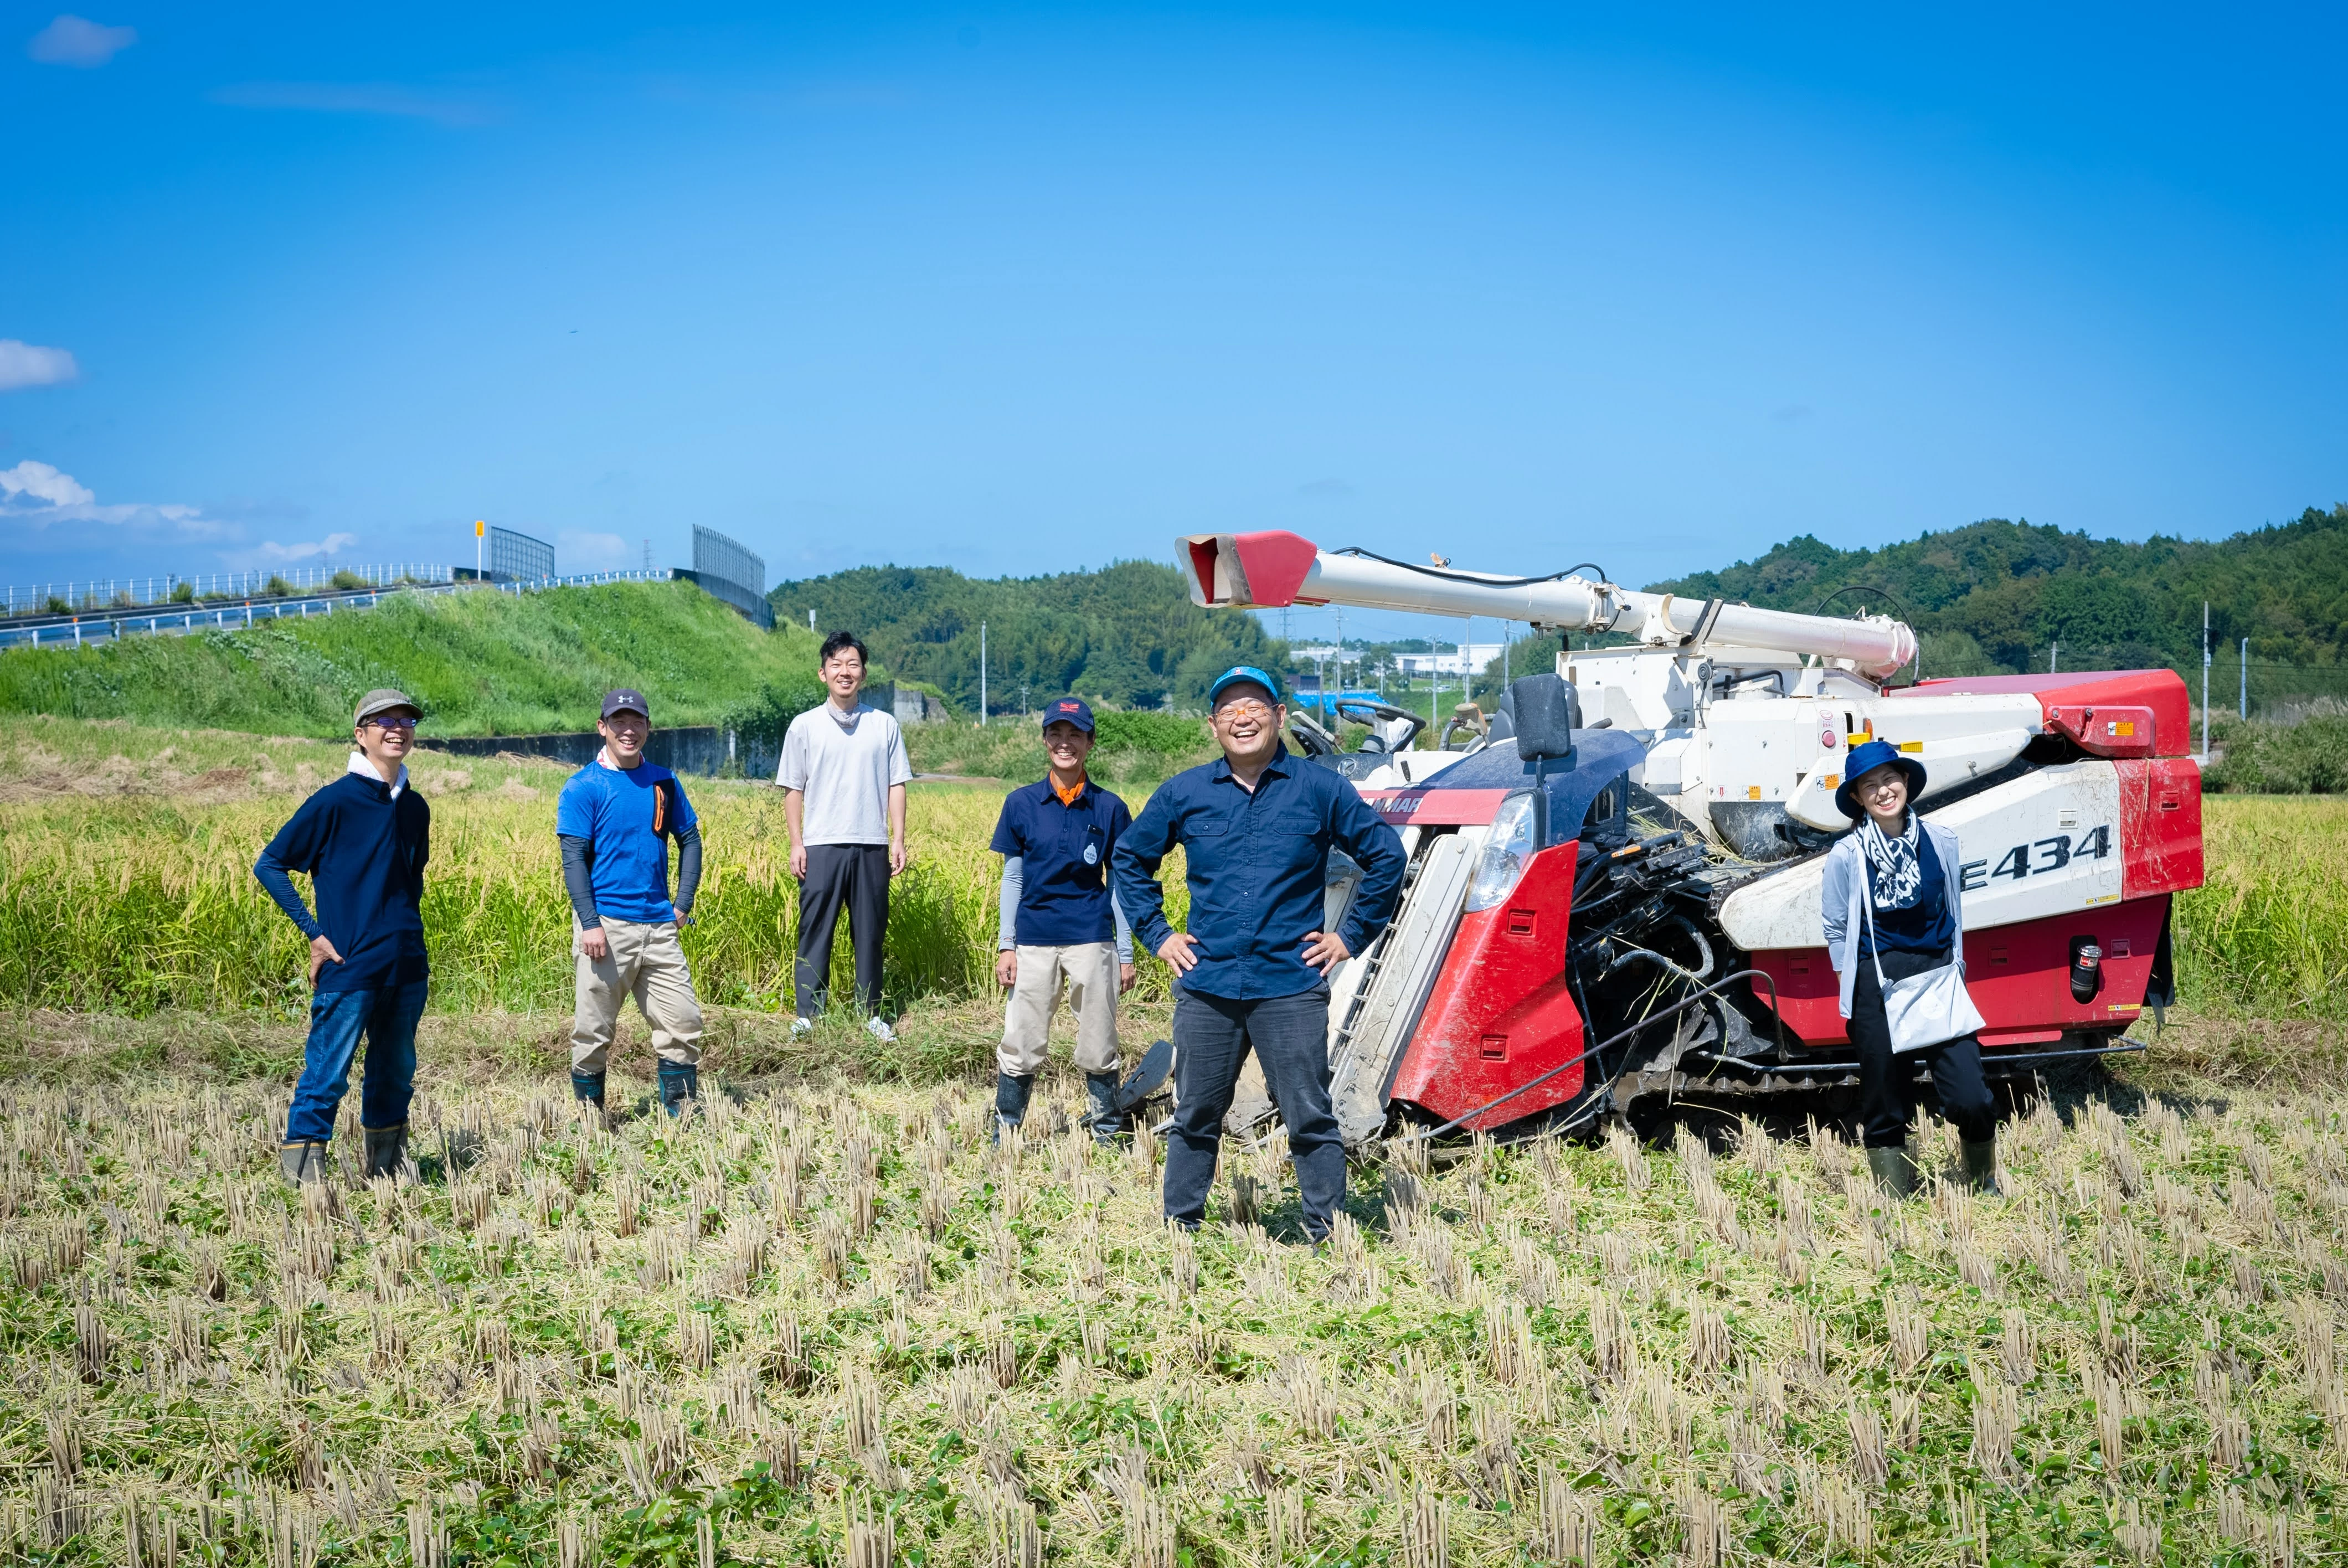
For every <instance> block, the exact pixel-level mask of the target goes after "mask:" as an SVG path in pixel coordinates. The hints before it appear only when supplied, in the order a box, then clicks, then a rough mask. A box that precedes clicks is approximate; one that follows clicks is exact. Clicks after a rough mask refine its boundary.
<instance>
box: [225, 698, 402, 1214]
mask: <svg viewBox="0 0 2348 1568" xmlns="http://www.w3.org/2000/svg"><path fill="white" fill-rule="evenodd" d="M420 712H421V710H419V709H418V708H417V705H416V704H415V703H414V702H409V701H408V700H407V697H406V696H405V695H403V694H402V693H400V692H395V691H392V690H390V689H388V688H384V689H379V690H377V691H373V692H368V693H367V694H366V696H364V697H362V698H360V699H359V705H358V711H357V712H355V714H353V715H352V720H351V723H352V729H351V747H352V750H351V760H350V765H349V767H348V768H346V769H345V771H344V773H343V776H342V777H340V778H338V779H336V780H335V781H334V783H332V784H326V785H324V786H323V787H322V788H320V789H319V790H317V791H316V792H315V793H314V794H312V795H311V796H310V798H309V799H307V800H305V801H304V802H303V803H302V804H301V805H300V806H299V807H298V808H296V809H295V811H294V813H293V818H292V819H291V820H290V821H288V822H287V823H286V824H285V825H284V826H283V827H281V828H279V829H278V830H277V836H276V837H274V838H273V839H271V840H270V841H269V845H268V847H267V848H265V849H263V851H262V852H261V858H260V859H259V860H257V861H255V862H253V866H252V874H253V876H256V877H259V878H260V880H261V885H262V886H263V887H264V888H266V889H267V890H268V893H269V896H270V897H272V898H273V899H275V900H276V902H277V907H279V908H280V909H283V910H284V911H285V917H286V918H287V919H289V920H292V921H293V924H294V925H296V926H298V927H301V929H302V935H304V937H307V938H309V939H310V986H311V996H310V1038H309V1040H308V1042H307V1043H306V1044H305V1045H304V1047H303V1049H302V1077H301V1080H300V1081H298V1082H296V1083H295V1084H294V1086H293V1104H292V1106H291V1107H290V1108H289V1109H288V1110H287V1112H286V1117H285V1142H284V1143H283V1145H282V1146H281V1147H280V1148H279V1150H278V1153H277V1163H278V1168H279V1170H280V1171H282V1172H283V1174H284V1176H285V1179H286V1180H287V1181H289V1182H293V1183H295V1184H301V1183H305V1182H323V1181H324V1180H325V1179H326V1144H327V1142H328V1140H330V1139H331V1138H333V1137H334V1135H335V1111H336V1110H337V1109H338V1108H339V1107H340V1106H341V1105H342V1102H343V1093H344V1091H345V1090H346V1089H348V1088H349V1086H350V1081H351V1059H352V1058H353V1057H354V1056H355V1055H357V1053H358V1048H359V1036H360V1035H361V1034H362V1033H364V1034H365V1035H366V1042H367V1053H366V1079H365V1081H363V1082H362V1083H361V1084H360V1087H359V1131H360V1136H361V1141H362V1142H363V1143H365V1145H366V1151H365V1158H364V1163H362V1164H361V1166H360V1169H361V1171H362V1172H364V1173H366V1175H367V1176H369V1177H375V1176H389V1177H392V1178H393V1179H395V1180H396V1179H398V1178H399V1177H401V1176H402V1175H406V1174H412V1170H411V1168H410V1166H409V1164H408V1161H407V1105H408V1102H409V1100H410V1099H411V1098H412V1097H413V1096H414V1093H415V1089H416V1020H417V1019H418V1018H420V1017H422V1016H423V1012H424V999H425V994H426V992H427V990H428V989H430V985H431V972H430V967H429V964H428V961H427V958H426V957H425V951H424V917H423V915H422V913H421V912H420V910H419V908H418V903H419V901H420V900H421V898H422V897H423V894H424V865H425V862H426V861H427V860H429V859H430V858H431V857H432V813H431V810H430V808H428V807H427V806H426V805H425V804H424V801H423V798H422V797H421V796H419V795H418V794H417V793H416V792H415V791H414V790H412V789H410V788H408V786H407V762H406V760H405V759H406V758H407V753H408V752H409V750H410V749H411V748H412V747H413V746H414V745H415V743H416V721H417V717H418V716H419V714H420ZM295 871H298V872H300V873H302V874H303V875H304V876H307V877H309V878H310V891H311V893H312V894H313V895H314V897H316V899H317V901H318V912H317V914H316V915H312V914H311V913H310V908H309V906H308V905H306V904H304V903H303V902H302V895H301V894H299V893H297V892H296V891H294V888H293V877H292V876H289V875H288V873H289V872H295Z"/></svg>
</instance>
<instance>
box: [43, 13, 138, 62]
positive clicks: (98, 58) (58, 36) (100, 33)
mask: <svg viewBox="0 0 2348 1568" xmlns="http://www.w3.org/2000/svg"><path fill="white" fill-rule="evenodd" d="M138 41H139V29H138V28H136V27H109V26H106V25H105V24H104V23H103V22H93V21H91V20H89V19H88V17H86V16H75V15H62V16H59V17H58V18H57V20H56V21H54V22H51V23H50V24H49V25H48V26H46V27H44V28H42V29H41V30H40V31H39V32H37V33H36V34H34V35H33V36H32V38H31V40H30V41H29V42H27V43H26V45H25V53H26V54H27V55H30V56H32V57H33V58H34V59H36V60H38V61H40V62H41V64H43V65H45V66H73V67H77V68H79V69H81V70H85V71H87V70H90V69H93V68H95V67H98V66H102V65H104V64H106V62H107V61H108V60H110V59H112V58H114V56H117V55H118V54H120V53H121V52H122V51H123V50H125V49H127V48H129V47H130V46H131V45H133V44H135V43H137V42H138Z"/></svg>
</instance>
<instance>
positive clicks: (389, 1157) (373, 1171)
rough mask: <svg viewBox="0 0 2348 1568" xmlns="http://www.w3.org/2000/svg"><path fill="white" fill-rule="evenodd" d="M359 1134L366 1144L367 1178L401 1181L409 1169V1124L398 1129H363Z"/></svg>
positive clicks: (403, 1124)
mask: <svg viewBox="0 0 2348 1568" xmlns="http://www.w3.org/2000/svg"><path fill="white" fill-rule="evenodd" d="M359 1134H360V1137H361V1138H362V1140H363V1141H364V1142H365V1143H366V1167H365V1168H366V1178H367V1180H368V1181H370V1182H372V1181H374V1180H375V1179H376V1177H377V1176H388V1177H390V1178H391V1179H392V1180H393V1181H395V1182H396V1181H397V1180H399V1178H400V1176H401V1175H402V1174H403V1173H406V1171H407V1122H401V1123H400V1124H399V1125H398V1126H396V1127H362V1128H360V1129H359Z"/></svg>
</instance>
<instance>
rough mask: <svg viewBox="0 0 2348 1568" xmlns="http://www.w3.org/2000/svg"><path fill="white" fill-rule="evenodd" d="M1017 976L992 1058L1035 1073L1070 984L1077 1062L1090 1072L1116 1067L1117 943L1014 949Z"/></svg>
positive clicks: (1024, 1073) (1006, 1067)
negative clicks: (999, 1046) (1062, 993)
mask: <svg viewBox="0 0 2348 1568" xmlns="http://www.w3.org/2000/svg"><path fill="white" fill-rule="evenodd" d="M1013 950H1014V951H1015V952H1016V953H1017V954H1018V955H1019V979H1017V980H1016V981H1014V983H1013V985H1012V987H1011V1000H1010V1002H1009V1004H1008V1005H1007V1006H1005V1007H1004V1009H1003V1049H1002V1050H998V1051H996V1052H995V1055H994V1064H995V1065H996V1066H997V1067H998V1068H1000V1069H1002V1070H1003V1071H1004V1072H1005V1073H1008V1074H1009V1075H1010V1076H1012V1077H1014V1078H1032V1077H1034V1076H1035V1073H1036V1072H1037V1071H1040V1070H1041V1069H1042V1067H1043V1065H1044V1058H1045V1054H1046V1042H1047V1039H1048V1037H1049V1036H1050V1034H1051V1031H1052V1013H1053V1010H1054V1009H1056V1008H1057V1007H1058V1006H1059V1005H1060V988H1061V986H1062V985H1064V984H1065V985H1066V987H1067V988H1068V1009H1069V1010H1070V1011H1072V1012H1074V1013H1075V1014H1076V1065H1077V1066H1078V1067H1079V1068H1081V1069H1083V1070H1084V1071H1086V1072H1109V1071H1115V1070H1116V1068H1117V945H1116V944H1115V943H1113V942H1081V943H1078V944H1076V946H1074V947H1068V948H1027V947H1022V948H1014V949H1013Z"/></svg>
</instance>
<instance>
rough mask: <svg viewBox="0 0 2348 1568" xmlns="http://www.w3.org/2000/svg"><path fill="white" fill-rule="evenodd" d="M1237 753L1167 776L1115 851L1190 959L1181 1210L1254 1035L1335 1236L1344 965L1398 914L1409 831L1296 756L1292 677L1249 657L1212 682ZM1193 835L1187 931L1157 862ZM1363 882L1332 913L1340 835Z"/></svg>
mask: <svg viewBox="0 0 2348 1568" xmlns="http://www.w3.org/2000/svg"><path fill="white" fill-rule="evenodd" d="M1208 702H1209V705H1210V708H1211V710H1212V712H1213V723H1214V731H1215V739H1216V741H1217V742H1218V743H1220V745H1221V746H1222V748H1223V759H1222V761H1220V762H1217V763H1210V764H1206V765H1205V766H1203V767H1196V768H1191V769H1189V771H1188V772H1186V773H1180V774H1176V775H1175V776H1174V777H1172V778H1170V779H1169V780H1167V781H1166V783H1165V784H1161V785H1159V789H1158V793H1157V794H1153V795H1151V796H1150V797H1149V804H1148V805H1146V806H1144V807H1142V810H1141V815H1140V816H1138V818H1136V819H1135V820H1134V824H1133V825H1132V826H1131V827H1129V828H1128V829H1127V830H1126V832H1125V835H1124V836H1123V837H1121V838H1119V839H1118V840H1117V849H1116V852H1115V853H1114V854H1113V855H1112V856H1110V865H1111V869H1112V871H1113V873H1114V875H1115V877H1116V884H1117V902H1118V904H1119V905H1120V906H1121V907H1123V908H1124V909H1125V911H1126V914H1127V916H1128V918H1130V919H1131V920H1132V922H1133V928H1134V929H1135V930H1136V931H1137V932H1138V933H1140V936H1141V939H1142V940H1143V942H1145V943H1146V944H1148V947H1149V948H1151V949H1152V950H1154V951H1155V952H1156V953H1157V954H1158V956H1159V958H1163V959H1165V960H1166V961H1167V962H1168V963H1169V964H1171V965H1173V966H1174V969H1175V973H1176V976H1177V979H1176V980H1175V985H1174V995H1175V1001H1174V1046H1175V1052H1176V1055H1175V1066H1174V1078H1175V1087H1176V1092H1177V1094H1178V1096H1179V1101H1180V1104H1179V1108H1178V1109H1177V1111H1176V1112H1175V1115H1174V1126H1173V1131H1172V1135H1171V1136H1170V1137H1169V1140H1168V1142H1167V1147H1166V1217H1167V1218H1168V1219H1169V1220H1172V1221H1173V1222H1175V1223H1176V1224H1177V1225H1184V1226H1186V1227H1189V1228H1192V1229H1195V1228H1197V1226H1198V1225H1199V1223H1200V1220H1201V1219H1202V1218H1203V1217H1204V1216H1205V1214H1206V1208H1207V1194H1208V1191H1209V1190H1210V1188H1211V1187H1212V1186H1213V1185H1214V1182H1215V1160H1216V1155H1217V1153H1219V1152H1220V1145H1221V1142H1222V1126H1223V1116H1224V1113H1225V1112H1228V1111H1229V1110H1230V1109H1231V1092H1232V1090H1233V1088H1234V1086H1235V1085H1236V1084H1237V1082H1238V1081H1239V1071H1240V1065H1241V1063H1242V1062H1244V1061H1246V1060H1247V1054H1248V1052H1249V1050H1254V1051H1255V1053H1256V1056H1257V1057H1258V1059H1259V1060H1260V1061H1262V1064H1263V1075H1264V1080H1265V1081H1266V1083H1267V1084H1268V1085H1269V1086H1270V1088H1271V1090H1272V1098H1273V1099H1274V1100H1275V1101H1276V1102H1278V1103H1279V1106H1280V1117H1281V1120H1282V1122H1284V1123H1286V1125H1287V1128H1288V1148H1289V1153H1290V1155H1291V1156H1292V1158H1293V1159H1294V1160H1295V1162H1296V1185H1297V1190H1298V1194H1299V1195H1300V1196H1301V1197H1302V1199H1303V1209H1304V1231H1305V1235H1307V1236H1309V1237H1310V1238H1311V1239H1313V1240H1314V1241H1319V1240H1320V1239H1321V1238H1322V1237H1323V1236H1324V1235H1328V1233H1329V1223H1330V1220H1331V1219H1332V1218H1333V1217H1334V1214H1336V1211H1337V1207H1338V1205H1339V1204H1343V1203H1344V1198H1345V1148H1344V1143H1343V1141H1342V1140H1341V1139H1340V1138H1339V1136H1338V1132H1337V1117H1336V1113H1335V1112H1334V1110H1333V1109H1332V1108H1331V1106H1330V1103H1329V1051H1328V1036H1329V980H1328V976H1329V972H1330V971H1331V970H1332V969H1334V968H1336V967H1337V965H1338V964H1339V963H1341V962H1343V961H1344V959H1346V958H1351V957H1353V956H1354V954H1355V953H1358V952H1360V951H1361V950H1362V949H1363V948H1364V947H1365V946H1366V945H1367V943H1368V941H1369V939H1370V938H1371V937H1372V936H1373V935H1374V934H1375V932H1376V931H1377V930H1378V929H1379V928H1380V927H1383V926H1384V925H1385V923H1386V921H1387V920H1388V919H1390V918H1391V917H1393V915H1394V909H1395V897H1396V895H1397V894H1398V893H1399V892H1400V890H1401V887H1402V874H1403V851H1402V839H1401V838H1400V836H1399V835H1396V834H1395V830H1394V829H1393V828H1391V827H1389V826H1387V825H1385V822H1383V821H1382V820H1380V818H1379V816H1378V815H1377V813H1376V812H1375V811H1373V810H1371V809H1370V806H1369V803H1368V802H1366V801H1365V800H1363V799H1362V797H1361V795H1360V794H1358V793H1357V792H1356V791H1355V790H1354V786H1353V784H1352V783H1351V782H1350V781H1349V780H1347V779H1345V778H1344V777H1343V776H1341V775H1340V774H1335V773H1334V772H1332V771H1330V770H1329V769H1327V768H1323V767H1316V766H1313V764H1310V763H1304V762H1301V761H1299V760H1298V759H1296V758H1293V757H1292V756H1290V755H1289V753H1288V751H1287V748H1285V747H1284V746H1282V744H1281V743H1280V732H1281V728H1282V725H1284V724H1285V723H1287V722H1288V710H1287V709H1286V708H1284V707H1282V705H1281V702H1280V688H1279V684H1278V683H1277V682H1275V681H1274V680H1273V678H1272V676H1271V675H1269V674H1267V673H1266V672H1264V671H1262V670H1257V669H1252V668H1251V667H1249V666H1246V665H1241V666H1240V667H1238V668H1236V669H1233V670H1230V671H1225V672H1224V673H1223V674H1222V675H1221V676H1220V677H1218V678H1217V680H1216V681H1215V683H1214V685H1213V687H1212V688H1210V691H1209V693H1208ZM1178 844H1179V845H1182V847H1183V854H1184V860H1185V863H1186V865H1187V866H1188V874H1189V887H1190V918H1189V927H1190V928H1189V930H1188V931H1177V930H1175V929H1174V927H1173V926H1172V924H1171V923H1170V922H1169V921H1168V920H1167V918H1166V907H1165V896H1164V893H1163V891H1162V890H1161V889H1160V888H1159V886H1158V879H1157V878H1158V867H1159V865H1160V864H1161V863H1163V861H1164V860H1165V858H1166V854H1167V851H1169V849H1171V848H1172V847H1173V846H1174V845H1178ZM1333 846H1334V847H1335V848H1338V849H1342V850H1344V852H1345V853H1346V854H1347V855H1349V856H1353V858H1354V860H1355V861H1357V862H1358V863H1359V864H1360V866H1361V867H1362V881H1361V886H1360V887H1359V888H1358V889H1357V890H1356V891H1355V893H1354V901H1353V904H1352V906H1351V907H1350V908H1348V910H1347V911H1346V914H1345V919H1344V924H1343V925H1342V926H1341V927H1339V928H1338V929H1337V930H1334V931H1327V930H1323V928H1322V927H1323V908H1324V907H1325V903H1324V900H1325V897H1326V892H1325V890H1326V885H1327V882H1328V876H1329V851H1330V849H1331V848H1332V847H1333Z"/></svg>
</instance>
